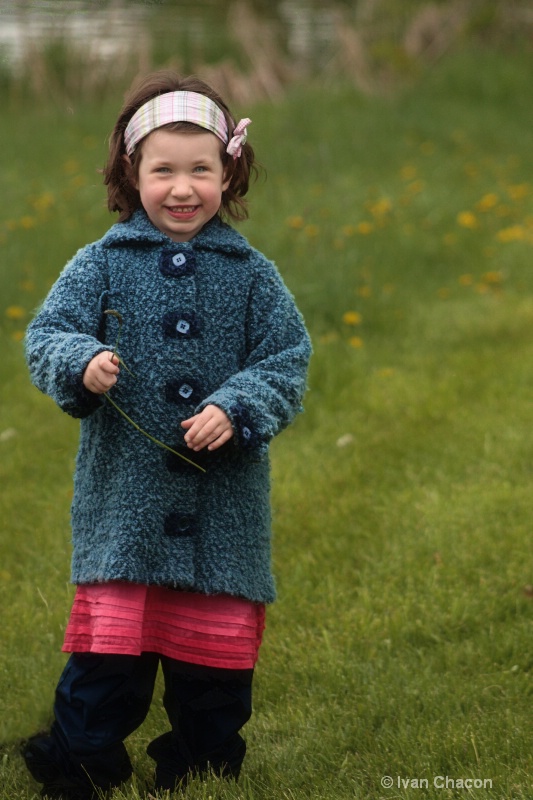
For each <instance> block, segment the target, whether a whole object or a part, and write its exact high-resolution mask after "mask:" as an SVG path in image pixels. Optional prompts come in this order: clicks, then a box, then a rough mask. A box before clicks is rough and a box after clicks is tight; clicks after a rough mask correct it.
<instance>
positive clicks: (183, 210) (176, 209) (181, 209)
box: [167, 206, 198, 214]
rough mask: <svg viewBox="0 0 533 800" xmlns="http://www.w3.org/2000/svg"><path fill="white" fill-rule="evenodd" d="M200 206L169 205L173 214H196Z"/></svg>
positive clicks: (169, 209) (168, 207)
mask: <svg viewBox="0 0 533 800" xmlns="http://www.w3.org/2000/svg"><path fill="white" fill-rule="evenodd" d="M197 208H198V206H167V209H168V211H170V213H171V214H194V212H195V211H196V209H197Z"/></svg>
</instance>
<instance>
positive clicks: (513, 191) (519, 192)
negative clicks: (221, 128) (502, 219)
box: [507, 183, 531, 200]
mask: <svg viewBox="0 0 533 800" xmlns="http://www.w3.org/2000/svg"><path fill="white" fill-rule="evenodd" d="M530 191H531V187H530V185H529V183H517V184H515V185H514V186H508V187H507V194H508V195H509V197H510V198H511V200H523V199H524V197H527V195H528V194H529V193H530Z"/></svg>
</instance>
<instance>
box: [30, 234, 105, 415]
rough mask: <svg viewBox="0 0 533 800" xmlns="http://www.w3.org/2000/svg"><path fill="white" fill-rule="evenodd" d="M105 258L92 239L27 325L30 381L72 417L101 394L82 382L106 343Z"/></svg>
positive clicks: (91, 405)
mask: <svg viewBox="0 0 533 800" xmlns="http://www.w3.org/2000/svg"><path fill="white" fill-rule="evenodd" d="M104 294H105V262H103V260H102V257H101V256H100V257H99V256H98V251H97V249H96V248H95V246H94V245H88V246H87V247H85V248H83V249H82V250H80V251H79V252H78V253H77V254H76V256H74V258H73V259H72V261H70V262H69V263H68V264H67V266H66V267H65V269H64V270H63V272H62V273H61V275H60V276H59V278H58V279H57V281H56V283H55V284H54V285H53V287H52V289H51V290H50V292H49V294H48V296H47V298H46V299H45V301H44V303H43V304H42V306H41V308H40V309H39V310H38V312H37V314H36V316H35V317H34V319H33V320H32V322H31V323H30V324H29V326H28V330H27V332H26V339H25V352H26V360H27V363H28V367H29V370H30V377H31V379H32V382H33V383H34V384H35V386H37V388H38V389H40V390H41V391H42V392H44V393H45V394H47V395H49V396H50V397H51V398H52V399H53V400H54V401H55V402H56V403H57V405H58V406H59V407H60V408H61V409H62V410H63V411H66V412H67V413H68V414H70V415H71V416H73V417H78V418H81V417H86V416H88V415H89V414H91V413H92V412H93V411H95V410H96V409H97V408H98V407H99V406H100V405H101V402H102V400H101V398H100V397H99V396H98V395H96V394H93V393H92V392H89V391H88V390H87V389H85V387H84V385H83V373H84V372H85V369H86V367H87V364H88V363H89V361H91V359H92V358H93V357H94V356H95V355H97V354H98V353H100V352H102V351H104V350H108V349H109V348H108V347H106V346H105V345H103V344H102V342H101V341H100V340H99V339H98V332H99V328H100V324H101V298H102V297H103V296H104Z"/></svg>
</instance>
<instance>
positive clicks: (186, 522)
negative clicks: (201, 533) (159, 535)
mask: <svg viewBox="0 0 533 800" xmlns="http://www.w3.org/2000/svg"><path fill="white" fill-rule="evenodd" d="M194 530H195V518H194V517H193V516H192V515H191V514H182V513H180V512H179V511H177V512H173V513H172V514H169V515H168V516H167V518H166V519H165V536H170V537H179V536H192V535H193V534H194Z"/></svg>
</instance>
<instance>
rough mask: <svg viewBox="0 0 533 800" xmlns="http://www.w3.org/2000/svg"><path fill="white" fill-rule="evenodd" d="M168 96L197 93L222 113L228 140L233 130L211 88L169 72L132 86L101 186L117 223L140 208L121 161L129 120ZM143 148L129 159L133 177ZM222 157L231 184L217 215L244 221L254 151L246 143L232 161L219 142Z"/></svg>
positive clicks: (182, 127) (186, 127) (186, 126)
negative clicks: (149, 102) (105, 187)
mask: <svg viewBox="0 0 533 800" xmlns="http://www.w3.org/2000/svg"><path fill="white" fill-rule="evenodd" d="M167 92H198V94H203V95H205V96H206V97H209V99H210V100H212V101H213V102H214V103H216V104H217V106H218V107H219V108H220V110H221V111H222V112H223V114H224V116H225V118H226V122H227V125H228V131H230V136H231V132H232V131H233V130H234V128H235V120H234V119H233V116H232V115H231V113H230V111H229V109H228V107H227V106H226V104H225V103H224V101H223V100H222V98H221V97H220V96H219V95H218V93H217V92H216V91H215V90H214V89H212V88H211V86H209V85H208V84H207V83H204V81H202V80H200V79H199V78H196V77H195V76H189V77H181V76H180V75H178V74H177V73H176V72H173V71H171V70H160V71H158V72H153V73H150V74H149V75H147V76H146V77H145V78H143V79H142V80H141V81H140V82H139V83H135V84H134V85H133V86H132V88H131V89H130V91H129V93H128V94H127V96H126V99H125V101H124V105H123V107H122V110H121V112H120V114H119V117H118V119H117V121H116V123H115V127H114V128H113V131H112V133H111V136H110V137H109V157H108V160H107V164H106V166H105V167H104V170H103V174H104V183H105V185H106V186H107V207H108V208H109V210H110V211H118V212H119V215H120V216H119V221H120V222H123V221H124V220H127V219H129V217H131V215H132V214H133V212H134V211H135V210H136V209H138V208H140V207H141V198H140V195H139V192H138V190H137V189H136V188H135V187H134V186H133V184H132V182H131V173H130V172H128V170H127V164H126V163H125V159H124V155H125V154H126V147H125V144H124V131H125V130H126V126H127V124H128V122H129V121H130V119H131V118H132V117H133V115H134V114H135V112H136V111H137V110H138V109H139V108H140V107H141V106H143V105H144V104H145V103H147V102H148V100H151V99H152V97H157V96H158V95H160V94H166V93H167ZM163 127H165V128H167V129H169V130H176V131H183V132H187V133H205V130H204V128H201V127H199V126H198V125H195V124H194V123H191V122H174V123H171V124H170V125H165V126H163ZM142 144H143V143H142V140H141V142H139V144H138V145H137V148H136V149H135V151H134V152H133V154H132V155H131V163H132V168H133V173H134V176H135V177H137V175H138V169H139V164H140V161H141V156H142ZM221 157H222V166H223V168H224V175H225V178H229V179H230V183H229V186H228V188H227V189H226V191H225V192H223V193H222V203H221V207H220V211H219V214H221V215H225V216H226V217H228V218H230V219H233V220H243V219H246V218H247V217H248V209H247V203H246V201H245V200H244V199H243V198H244V196H245V194H246V193H247V191H248V186H249V183H250V178H251V177H252V176H255V175H256V174H257V167H256V165H255V163H254V160H255V157H254V151H253V149H252V147H251V145H249V144H248V142H246V144H244V145H243V148H242V155H241V156H240V157H239V158H237V159H234V158H233V156H230V155H229V154H228V153H226V149H225V147H224V145H223V143H222V142H221Z"/></svg>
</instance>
